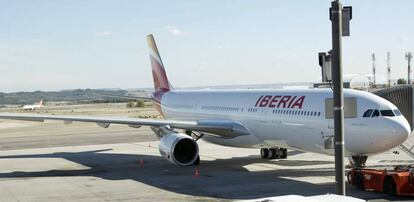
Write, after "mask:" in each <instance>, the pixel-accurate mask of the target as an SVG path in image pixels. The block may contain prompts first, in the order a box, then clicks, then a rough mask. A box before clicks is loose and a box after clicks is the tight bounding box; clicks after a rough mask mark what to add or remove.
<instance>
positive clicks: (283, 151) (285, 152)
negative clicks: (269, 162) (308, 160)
mask: <svg viewBox="0 0 414 202" xmlns="http://www.w3.org/2000/svg"><path fill="white" fill-rule="evenodd" d="M280 150H281V151H282V155H281V156H280V158H281V159H286V158H287V149H280Z"/></svg>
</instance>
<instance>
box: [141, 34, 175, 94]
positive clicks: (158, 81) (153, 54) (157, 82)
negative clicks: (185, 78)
mask: <svg viewBox="0 0 414 202" xmlns="http://www.w3.org/2000/svg"><path fill="white" fill-rule="evenodd" d="M147 43H148V47H149V50H150V60H151V68H152V77H153V79H154V88H155V91H164V92H166V91H170V90H172V89H173V87H172V86H171V84H170V82H169V81H168V77H167V73H166V72H165V68H164V65H163V64H162V60H161V56H160V53H159V52H158V48H157V45H156V44H155V40H154V37H153V36H152V34H150V35H147Z"/></svg>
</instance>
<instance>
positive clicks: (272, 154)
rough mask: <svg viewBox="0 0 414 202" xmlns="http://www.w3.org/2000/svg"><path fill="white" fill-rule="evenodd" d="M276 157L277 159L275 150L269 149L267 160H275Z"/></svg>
mask: <svg viewBox="0 0 414 202" xmlns="http://www.w3.org/2000/svg"><path fill="white" fill-rule="evenodd" d="M277 157H278V155H277V150H276V149H275V148H270V149H269V155H268V158H269V159H276V158H277Z"/></svg>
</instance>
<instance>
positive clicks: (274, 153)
mask: <svg viewBox="0 0 414 202" xmlns="http://www.w3.org/2000/svg"><path fill="white" fill-rule="evenodd" d="M260 157H262V159H286V158H287V149H286V148H279V147H276V148H262V149H260Z"/></svg>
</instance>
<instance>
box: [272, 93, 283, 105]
mask: <svg viewBox="0 0 414 202" xmlns="http://www.w3.org/2000/svg"><path fill="white" fill-rule="evenodd" d="M281 97H282V96H280V95H276V96H274V97H273V99H272V101H270V103H269V107H276V105H275V104H276V102H278V101H279V98H281Z"/></svg>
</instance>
